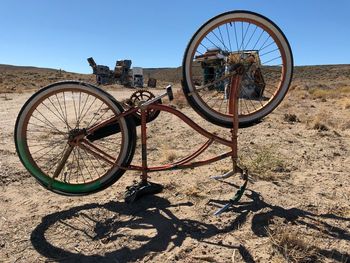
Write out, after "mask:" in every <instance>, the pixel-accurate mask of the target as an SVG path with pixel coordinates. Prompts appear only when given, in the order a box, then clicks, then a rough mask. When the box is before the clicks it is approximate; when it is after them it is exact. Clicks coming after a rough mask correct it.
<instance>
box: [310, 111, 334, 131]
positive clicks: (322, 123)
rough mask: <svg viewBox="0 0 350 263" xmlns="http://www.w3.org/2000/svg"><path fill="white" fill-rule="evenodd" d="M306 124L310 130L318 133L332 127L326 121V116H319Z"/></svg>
mask: <svg viewBox="0 0 350 263" xmlns="http://www.w3.org/2000/svg"><path fill="white" fill-rule="evenodd" d="M307 124H308V126H309V127H310V128H311V129H314V130H318V131H328V130H329V126H332V123H330V122H329V121H328V120H327V114H319V115H317V116H315V117H314V118H312V119H311V120H309V121H308V122H307Z"/></svg>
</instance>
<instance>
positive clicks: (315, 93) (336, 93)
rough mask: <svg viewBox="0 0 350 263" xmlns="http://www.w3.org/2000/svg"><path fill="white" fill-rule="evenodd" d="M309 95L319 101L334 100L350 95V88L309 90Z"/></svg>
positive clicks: (317, 88) (316, 88)
mask: <svg viewBox="0 0 350 263" xmlns="http://www.w3.org/2000/svg"><path fill="white" fill-rule="evenodd" d="M309 93H310V95H311V96H312V97H313V98H318V99H330V98H332V99H334V98H341V97H344V96H347V95H349V94H350V87H349V86H345V87H340V88H336V89H334V88H330V87H328V86H327V87H323V86H322V87H315V88H311V89H309Z"/></svg>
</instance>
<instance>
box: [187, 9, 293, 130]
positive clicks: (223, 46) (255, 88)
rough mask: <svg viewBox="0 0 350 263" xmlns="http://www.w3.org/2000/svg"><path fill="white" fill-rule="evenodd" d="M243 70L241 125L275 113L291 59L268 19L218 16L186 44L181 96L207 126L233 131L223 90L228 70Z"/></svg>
mask: <svg viewBox="0 0 350 263" xmlns="http://www.w3.org/2000/svg"><path fill="white" fill-rule="evenodd" d="M235 63H236V64H237V63H240V64H243V65H244V68H245V71H244V74H243V76H242V81H241V85H240V87H239V98H238V119H239V124H240V126H245V125H249V124H252V123H254V122H256V121H258V120H260V119H261V118H263V117H264V116H266V115H267V114H269V113H270V112H271V111H273V110H274V109H275V108H276V107H277V106H278V104H279V103H280V102H281V101H282V99H283V98H284V96H285V95H286V93H287V91H288V88H289V85H290V83H291V80H292V74H293V56H292V52H291V48H290V45H289V43H288V41H287V39H286V37H285V36H284V34H283V32H282V31H281V30H280V29H279V28H278V27H277V26H276V25H275V24H274V23H273V22H272V21H271V20H269V19H268V18H266V17H264V16H261V15H259V14H256V13H253V12H248V11H232V12H227V13H223V14H220V15H218V16H216V17H214V18H213V19H211V20H209V21H208V22H206V23H205V24H204V25H203V26H202V27H201V28H200V29H199V30H198V31H197V32H196V33H195V34H194V36H193V37H192V39H191V40H190V42H189V44H188V46H187V48H186V51H185V54H184V58H183V63H182V70H183V91H184V94H185V96H186V98H187V100H188V102H189V104H190V105H191V106H192V107H193V108H194V109H195V110H196V111H197V112H198V113H199V114H200V115H201V116H203V117H204V118H206V119H207V120H209V121H210V122H212V123H214V124H217V125H220V126H223V127H232V114H231V113H230V111H229V102H228V101H229V99H232V98H230V97H229V92H228V90H229V89H228V88H227V85H229V84H228V83H229V79H227V78H225V76H227V75H229V73H230V72H229V69H230V67H231V68H233V67H234V64H235Z"/></svg>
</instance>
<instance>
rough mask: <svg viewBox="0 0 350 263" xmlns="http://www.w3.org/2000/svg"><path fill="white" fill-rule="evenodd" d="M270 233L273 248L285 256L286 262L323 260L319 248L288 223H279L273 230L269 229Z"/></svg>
mask: <svg viewBox="0 0 350 263" xmlns="http://www.w3.org/2000/svg"><path fill="white" fill-rule="evenodd" d="M268 235H269V239H270V242H271V244H272V248H273V249H274V251H275V252H276V253H277V254H278V255H280V256H282V257H283V258H284V260H285V262H293V263H294V262H295V263H311V262H312V263H314V262H323V259H322V256H321V255H320V254H319V253H317V248H316V247H315V246H314V245H313V244H312V243H310V240H306V238H305V237H304V234H303V233H299V231H297V230H293V229H292V228H290V227H288V226H286V225H278V226H277V227H276V228H275V229H273V230H271V229H269V230H268Z"/></svg>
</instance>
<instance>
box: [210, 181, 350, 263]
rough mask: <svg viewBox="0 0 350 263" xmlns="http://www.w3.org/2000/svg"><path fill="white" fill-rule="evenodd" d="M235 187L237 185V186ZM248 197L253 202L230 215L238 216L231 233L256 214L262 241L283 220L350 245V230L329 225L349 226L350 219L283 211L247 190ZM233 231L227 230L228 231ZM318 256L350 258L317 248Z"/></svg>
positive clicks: (255, 223) (255, 228)
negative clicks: (250, 215)
mask: <svg viewBox="0 0 350 263" xmlns="http://www.w3.org/2000/svg"><path fill="white" fill-rule="evenodd" d="M233 186H234V185H233ZM245 196H246V197H248V198H249V199H250V201H248V202H240V203H239V204H238V205H237V206H233V207H231V208H230V210H229V211H228V212H231V213H235V214H238V216H237V217H236V218H235V219H234V221H233V222H232V224H231V231H235V230H236V229H238V228H239V227H240V226H241V225H242V224H244V223H246V222H247V220H248V218H247V217H248V215H249V214H251V213H253V216H252V219H251V230H252V232H253V233H254V234H255V235H256V236H258V237H268V236H269V226H270V225H271V222H273V220H274V219H276V218H278V219H282V221H283V225H284V226H287V225H289V224H291V225H302V226H304V227H305V228H306V229H311V230H313V231H315V232H316V233H318V235H321V234H322V235H324V236H328V237H330V238H333V239H338V240H344V241H348V242H350V232H349V229H348V228H347V229H342V228H340V227H337V226H336V225H333V224H331V223H328V222H326V220H339V221H345V222H349V226H350V218H347V217H341V216H338V215H334V214H332V213H327V214H315V213H312V212H309V211H305V210H302V209H299V208H295V207H293V208H289V209H288V208H283V207H281V206H278V205H272V204H268V203H267V202H265V201H264V199H263V197H262V196H261V195H260V194H259V193H257V192H255V191H252V190H247V191H246V194H245ZM209 203H213V204H220V205H221V206H222V205H223V204H224V203H223V202H222V201H220V200H214V199H211V200H210V201H209ZM227 230H229V229H226V231H227ZM316 250H317V253H318V254H319V255H321V256H323V257H325V258H328V259H332V260H334V261H336V262H341V263H343V262H346V263H347V262H349V263H350V254H348V253H346V252H345V253H341V252H339V251H338V250H336V249H329V250H327V249H321V248H316Z"/></svg>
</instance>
